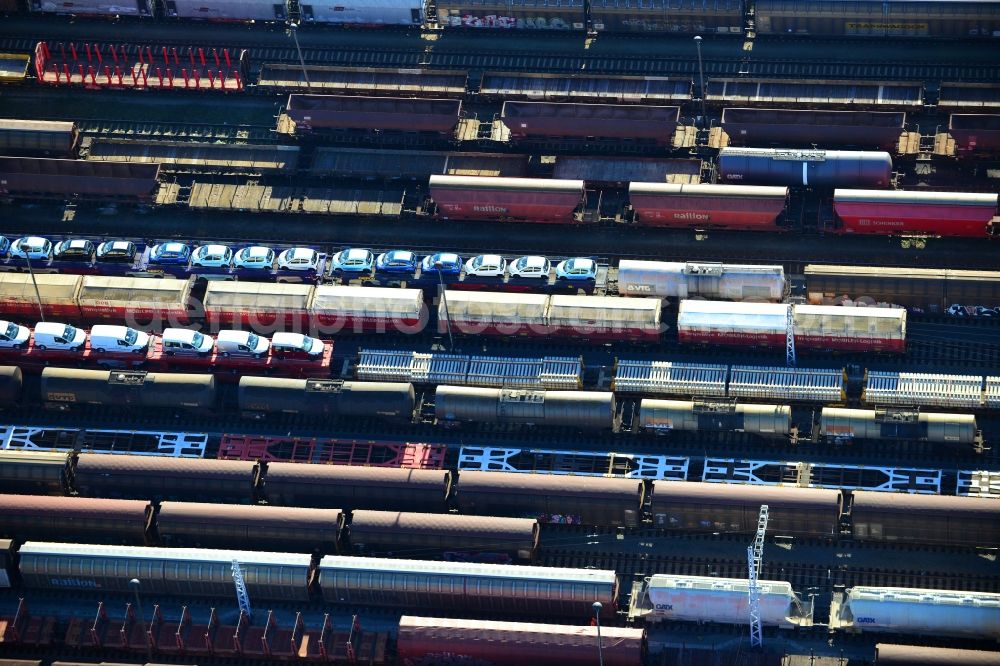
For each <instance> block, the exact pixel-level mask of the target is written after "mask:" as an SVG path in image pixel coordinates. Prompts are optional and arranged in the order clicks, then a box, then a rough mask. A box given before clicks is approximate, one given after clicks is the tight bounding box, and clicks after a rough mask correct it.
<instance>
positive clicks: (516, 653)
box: [396, 615, 646, 666]
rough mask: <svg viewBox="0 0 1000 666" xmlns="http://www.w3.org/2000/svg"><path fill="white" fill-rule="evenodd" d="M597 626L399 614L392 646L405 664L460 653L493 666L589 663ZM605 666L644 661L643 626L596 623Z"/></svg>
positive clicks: (437, 660) (630, 665) (633, 665)
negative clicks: (613, 625)
mask: <svg viewBox="0 0 1000 666" xmlns="http://www.w3.org/2000/svg"><path fill="white" fill-rule="evenodd" d="M597 632H598V630H597V627H591V626H582V627H581V626H576V627H574V626H566V625H561V624H537V623H531V624H528V623H522V622H496V621H488V620H466V619H454V618H439V617H415V616H412V615H404V616H403V617H402V618H400V620H399V633H398V635H397V641H396V650H397V653H398V655H399V658H400V660H401V661H403V662H404V663H409V662H410V660H412V661H417V662H420V663H430V662H431V661H433V662H434V663H445V662H446V661H448V660H450V659H453V658H454V657H455V655H460V656H461V657H463V658H465V659H473V660H479V661H482V662H488V663H490V664H496V665H497V666H523V665H524V664H535V665H537V666H563V665H564V664H567V663H573V664H575V663H581V664H582V663H587V662H588V661H593V656H594V646H595V645H596V644H597ZM600 634H601V660H602V662H601V663H603V664H606V666H639V665H640V664H642V663H644V657H645V651H646V644H645V631H644V630H643V629H634V628H619V627H601V629H600Z"/></svg>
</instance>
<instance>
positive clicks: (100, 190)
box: [0, 157, 160, 200]
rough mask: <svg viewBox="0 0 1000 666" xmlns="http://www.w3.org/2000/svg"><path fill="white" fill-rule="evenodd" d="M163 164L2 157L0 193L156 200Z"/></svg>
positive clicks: (21, 195) (28, 195)
mask: <svg viewBox="0 0 1000 666" xmlns="http://www.w3.org/2000/svg"><path fill="white" fill-rule="evenodd" d="M159 174H160V165H159V164H140V163H129V162H90V161H86V160H58V159H44V158H36V157H0V193H3V194H7V195H10V196H13V197H43V198H63V197H84V198H91V199H102V200H103V199H110V198H121V199H140V200H148V199H150V198H152V196H153V194H154V193H155V191H156V188H157V185H158V180H157V179H158V177H159Z"/></svg>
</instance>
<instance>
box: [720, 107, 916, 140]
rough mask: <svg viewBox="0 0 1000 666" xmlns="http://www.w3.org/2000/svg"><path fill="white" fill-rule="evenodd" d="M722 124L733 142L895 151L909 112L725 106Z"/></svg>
mask: <svg viewBox="0 0 1000 666" xmlns="http://www.w3.org/2000/svg"><path fill="white" fill-rule="evenodd" d="M720 126H721V127H722V129H723V131H725V133H726V136H727V137H728V142H729V145H731V146H756V147H764V146H803V147H815V146H819V147H823V148H827V147H841V146H853V147H857V148H868V149H870V148H879V149H881V150H887V151H894V150H896V149H897V147H898V144H899V138H900V136H901V135H902V133H903V131H904V129H905V127H906V113H905V112H903V111H813V110H802V109H744V108H726V109H723V110H722V119H721V121H720Z"/></svg>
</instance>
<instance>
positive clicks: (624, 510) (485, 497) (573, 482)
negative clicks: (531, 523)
mask: <svg viewBox="0 0 1000 666" xmlns="http://www.w3.org/2000/svg"><path fill="white" fill-rule="evenodd" d="M455 498H456V502H457V505H458V508H459V511H461V512H462V513H467V514H478V515H488V516H512V517H518V518H525V517H527V518H535V519H538V520H539V521H541V522H545V523H551V522H555V523H571V524H584V525H611V526H630V527H634V526H635V525H637V524H639V521H640V518H641V515H642V505H643V503H644V501H645V499H646V494H645V486H644V484H643V483H642V482H641V481H637V480H635V479H613V478H606V477H585V476H558V475H547V474H501V473H497V472H471V471H465V472H461V473H460V475H459V482H458V492H457V493H456V495H455Z"/></svg>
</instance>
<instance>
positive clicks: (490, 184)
mask: <svg viewBox="0 0 1000 666" xmlns="http://www.w3.org/2000/svg"><path fill="white" fill-rule="evenodd" d="M583 185H584V183H583V181H582V180H552V179H542V178H497V177H490V176H442V175H432V176H431V178H430V196H431V199H432V200H433V201H434V205H435V206H436V210H437V212H436V214H437V215H438V216H439V217H441V218H444V219H454V220H484V219H485V220H501V221H516V222H539V223H563V224H568V223H571V222H582V221H583V218H582V217H581V216H580V215H579V213H580V212H581V211H582V209H583V205H584V195H585V193H584V189H583Z"/></svg>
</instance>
